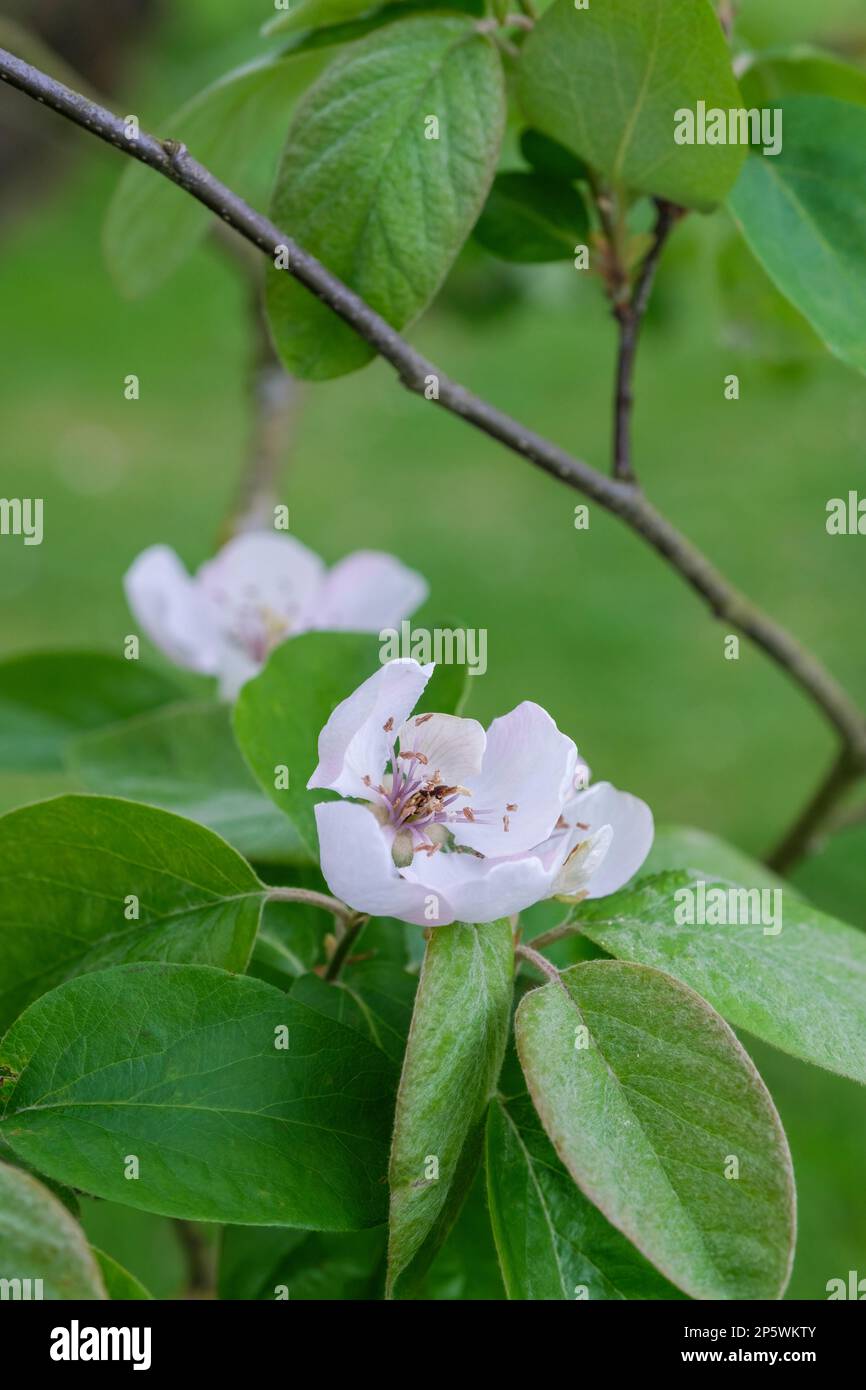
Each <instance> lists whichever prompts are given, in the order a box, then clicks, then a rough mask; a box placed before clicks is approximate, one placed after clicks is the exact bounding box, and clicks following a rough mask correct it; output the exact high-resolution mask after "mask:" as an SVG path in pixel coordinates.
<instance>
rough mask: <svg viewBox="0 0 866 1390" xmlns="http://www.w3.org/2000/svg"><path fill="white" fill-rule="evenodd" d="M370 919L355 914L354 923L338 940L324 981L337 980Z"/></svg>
mask: <svg viewBox="0 0 866 1390" xmlns="http://www.w3.org/2000/svg"><path fill="white" fill-rule="evenodd" d="M368 920H369V919H368V918H367V917H365V916H364V915H363V914H362V913H357V912H356V913H354V914H353V916H352V921H351V922H349V923H348V924H347V925H346V926H345V927H344V929H343V931H342V932H341V934H340V935H339V936H338V938H337V944H336V946H335V947H334V951H333V954H332V956H331V959H330V960H329V961H328V964H327V966H326V968H325V974H324V979H326V980H336V979H337V977H338V975H339V974H340V971H341V970H342V968H343V966H344V965H345V964H346V961H347V960H348V959H349V956H350V955H351V952H352V947H353V946H354V944H355V942H356V941H357V939H358V937H359V935H360V934H361V931H362V929H363V928H364V927H365V926H366V924H367V921H368Z"/></svg>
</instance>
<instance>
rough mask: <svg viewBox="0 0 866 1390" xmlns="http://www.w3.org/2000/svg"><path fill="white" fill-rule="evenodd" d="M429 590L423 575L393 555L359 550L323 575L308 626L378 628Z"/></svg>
mask: <svg viewBox="0 0 866 1390" xmlns="http://www.w3.org/2000/svg"><path fill="white" fill-rule="evenodd" d="M428 593H429V589H428V586H427V582H426V580H425V579H423V578H422V576H421V575H420V574H416V573H415V571H414V570H410V569H407V568H406V566H405V565H403V564H401V563H400V561H399V560H397V559H396V558H395V557H394V556H393V555H386V554H384V553H383V552H381V551H378V550H357V551H355V553H354V554H352V555H347V556H346V558H345V559H344V560H341V561H340V563H339V564H338V565H335V566H334V568H333V569H332V570H331V571H330V572H329V573H328V575H327V576H326V578H325V581H324V583H323V585H322V587H321V589H320V590H319V593H318V594H317V595H316V598H315V601H314V603H313V605H312V607H311V609H310V612H309V615H308V618H309V625H310V626H311V627H314V628H318V629H322V630H330V631H332V632H380V631H381V630H382V628H385V627H394V626H395V625H396V624H397V623H399V622H400V621H401V619H403V618H408V617H409V615H410V614H411V613H414V612H415V609H416V608H418V607H420V605H421V604H422V603H423V602H424V600H425V599H426V597H427V594H428Z"/></svg>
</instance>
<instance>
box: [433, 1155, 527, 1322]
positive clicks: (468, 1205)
mask: <svg viewBox="0 0 866 1390" xmlns="http://www.w3.org/2000/svg"><path fill="white" fill-rule="evenodd" d="M416 1298H418V1299H422V1300H426V1301H430V1300H434V1301H436V1302H441V1303H453V1302H455V1301H456V1300H459V1301H461V1302H472V1303H479V1302H482V1303H489V1302H491V1301H494V1302H495V1301H501V1300H504V1298H505V1290H504V1288H503V1287H502V1275H501V1274H500V1272H499V1261H498V1259H497V1257H496V1246H495V1245H494V1243H493V1232H492V1231H491V1229H490V1213H489V1212H488V1210H487V1195H486V1193H485V1190H484V1174H483V1173H481V1172H479V1173H478V1174H477V1175H476V1178H475V1183H474V1185H473V1187H472V1189H471V1190H470V1193H469V1196H468V1197H467V1198H466V1201H465V1202H464V1203H463V1209H462V1211H461V1212H460V1215H459V1216H458V1218H457V1220H456V1221H455V1223H454V1225H453V1227H452V1228H451V1230H450V1232H449V1234H448V1237H447V1239H446V1241H445V1243H444V1245H443V1246H442V1248H441V1250H440V1251H439V1253H438V1254H437V1256H436V1258H435V1260H434V1261H433V1263H432V1264H431V1266H430V1268H429V1270H428V1271H427V1273H426V1275H425V1276H424V1278H423V1279H422V1281H421V1283H420V1285H419V1286H418V1292H417V1294H416Z"/></svg>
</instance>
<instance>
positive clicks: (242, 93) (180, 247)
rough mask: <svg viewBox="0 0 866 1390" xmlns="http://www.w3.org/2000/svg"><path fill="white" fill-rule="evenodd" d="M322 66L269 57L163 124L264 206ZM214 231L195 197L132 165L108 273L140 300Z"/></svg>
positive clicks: (112, 226) (109, 232)
mask: <svg viewBox="0 0 866 1390" xmlns="http://www.w3.org/2000/svg"><path fill="white" fill-rule="evenodd" d="M320 66H321V60H320V59H319V58H317V57H316V56H315V55H311V56H310V57H308V58H305V59H304V60H303V61H302V60H301V59H299V58H283V59H280V58H277V59H274V58H270V57H269V58H264V59H260V60H258V61H256V62H254V63H249V64H247V65H246V66H245V67H242V68H238V69H237V70H236V71H235V72H230V73H227V74H226V75H225V76H224V77H221V78H220V79H219V81H218V82H215V83H213V85H212V86H210V87H208V88H206V89H205V91H203V92H200V93H199V94H198V95H197V96H195V97H193V99H192V100H191V101H189V102H187V103H186V105H185V106H183V107H181V109H180V110H179V111H177V112H176V113H175V114H174V115H172V116H169V117H168V118H167V119H166V120H165V121H163V122H162V134H163V135H164V136H165V137H171V139H172V140H176V141H179V142H180V143H182V144H184V145H186V146H187V148H188V149H189V151H190V152H191V154H193V155H194V156H195V157H196V159H198V160H200V161H201V163H202V164H206V165H207V167H208V168H209V169H210V170H211V172H212V173H214V174H216V176H217V178H219V179H221V180H222V181H223V183H225V184H227V185H228V187H229V188H231V189H232V191H233V192H235V193H238V194H240V196H241V197H242V198H246V199H247V200H248V201H249V202H251V203H252V204H253V205H254V206H257V205H258V206H260V205H261V203H262V202H263V200H264V199H265V198H266V197H267V194H268V189H269V186H270V183H271V180H272V178H273V171H274V169H275V167H276V163H277V159H278V157H279V151H280V146H281V145H282V142H283V140H284V138H285V131H286V124H287V122H288V119H289V113H290V112H291V109H292V106H293V105H294V102H295V100H296V98H297V96H298V94H299V93H300V92H301V91H302V90H303V87H304V85H305V84H306V83H307V82H309V80H310V78H311V77H312V76H313V75H314V74H315V73H316V72H317V71H318V69H319V67H320ZM212 225H214V223H213V214H212V213H211V212H209V211H208V209H207V208H206V207H204V206H203V204H201V203H198V202H196V200H195V198H191V197H190V196H189V194H188V193H185V192H184V191H183V190H182V189H180V188H176V187H174V185H173V184H171V183H169V182H168V180H166V179H164V178H161V177H160V176H159V175H158V174H154V173H153V171H152V170H150V169H148V168H146V167H145V166H144V165H142V164H139V163H137V162H136V161H135V160H130V161H129V163H128V165H127V168H126V172H125V173H124V175H123V177H122V178H121V180H120V183H119V184H118V186H117V190H116V192H115V195H114V198H113V200H112V202H111V206H110V207H109V209H108V214H107V217H106V222H105V229H104V238H103V239H104V248H105V256H106V261H107V263H108V268H109V270H110V272H111V274H112V275H113V277H114V279H115V281H116V282H117V284H118V286H119V288H120V289H121V290H122V291H123V292H124V293H125V294H127V295H129V296H131V297H136V296H139V295H144V294H149V293H150V291H151V290H154V289H156V288H157V286H158V285H161V284H162V283H163V281H164V280H166V279H168V277H169V276H170V275H172V274H173V273H174V271H175V270H177V268H178V267H179V266H180V265H181V264H182V263H183V262H184V261H185V260H186V258H187V257H188V256H189V255H191V253H192V252H193V251H194V250H195V248H196V246H197V245H198V244H199V242H200V241H201V240H202V239H203V238H204V236H205V235H206V234H207V231H208V228H209V227H211V226H212Z"/></svg>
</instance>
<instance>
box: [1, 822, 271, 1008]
mask: <svg viewBox="0 0 866 1390" xmlns="http://www.w3.org/2000/svg"><path fill="white" fill-rule="evenodd" d="M0 856H2V863H3V873H4V884H3V895H2V898H0V981H2V986H0V1026H6V1025H8V1024H9V1023H10V1022H11V1021H12V1019H14V1018H15V1017H16V1015H17V1014H19V1013H20V1012H21V1010H22V1009H23V1008H24V1007H25V1005H27V1004H29V1003H30V1001H31V1000H33V999H38V998H39V996H40V995H42V994H44V993H45V991H46V990H49V989H52V988H53V987H54V986H55V985H56V984H59V983H61V981H63V980H68V979H70V978H71V977H72V976H75V975H82V974H84V973H85V972H87V971H91V970H101V969H104V968H105V966H107V965H116V964H119V963H121V962H123V961H143V960H152V961H153V960H172V961H194V962H197V963H200V964H208V965H217V966H220V967H222V968H223V969H226V970H244V969H245V967H246V964H247V961H248V960H249V956H250V951H251V950H252V945H253V939H254V937H255V934H256V930H257V927H258V923H259V915H260V913H261V906H262V897H263V891H264V890H263V888H262V885H261V883H260V882H259V880H258V879H257V878H256V876H255V874H254V873H253V872H252V870H251V869H250V867H249V865H248V864H246V863H245V862H244V860H243V859H241V858H240V856H239V855H238V854H236V853H235V851H234V850H233V849H231V848H230V847H229V846H228V845H227V844H225V842H224V841H222V840H220V839H219V838H218V837H217V836H216V835H214V834H213V833H212V832H211V831H209V830H205V829H204V828H203V827H201V826H198V825H195V824H193V822H192V821H188V820H182V819H181V818H180V817H179V816H173V815H169V814H168V813H167V812H165V811H158V810H155V809H154V808H152V807H150V806H139V805H137V804H136V803H135V802H132V801H121V800H119V799H115V798H112V797H97V796H62V797H57V798H56V799H55V800H53V801H43V802H37V803H36V804H35V805H33V806H24V807H22V809H21V810H20V811H10V812H9V814H8V815H5V816H2V817H0Z"/></svg>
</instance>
